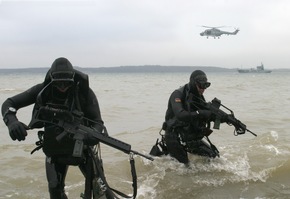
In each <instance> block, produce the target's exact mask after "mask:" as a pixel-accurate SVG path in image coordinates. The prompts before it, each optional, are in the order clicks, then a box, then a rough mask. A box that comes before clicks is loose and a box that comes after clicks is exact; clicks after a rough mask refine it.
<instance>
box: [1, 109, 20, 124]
mask: <svg viewBox="0 0 290 199" xmlns="http://www.w3.org/2000/svg"><path fill="white" fill-rule="evenodd" d="M16 112H17V110H16V108H14V107H9V108H8V109H7V111H6V112H5V113H4V115H3V120H4V123H5V124H7V122H8V118H7V117H6V116H7V115H8V114H10V113H12V114H16Z"/></svg>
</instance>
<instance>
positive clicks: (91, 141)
mask: <svg viewBox="0 0 290 199" xmlns="http://www.w3.org/2000/svg"><path fill="white" fill-rule="evenodd" d="M98 142H99V140H98V139H97V138H96V137H94V136H93V135H92V134H91V133H86V134H85V137H84V143H85V144H86V145H89V146H94V145H96V144H98Z"/></svg>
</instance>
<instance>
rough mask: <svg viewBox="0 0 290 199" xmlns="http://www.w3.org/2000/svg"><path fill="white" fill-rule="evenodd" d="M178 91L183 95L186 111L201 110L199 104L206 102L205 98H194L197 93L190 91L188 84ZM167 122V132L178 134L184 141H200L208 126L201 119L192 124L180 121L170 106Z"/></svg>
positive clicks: (166, 117)
mask: <svg viewBox="0 0 290 199" xmlns="http://www.w3.org/2000/svg"><path fill="white" fill-rule="evenodd" d="M176 91H179V92H181V93H182V99H181V101H182V102H183V108H184V109H185V110H186V111H189V112H192V111H196V110H198V109H200V108H201V107H199V104H200V103H202V102H204V101H205V99H204V97H203V96H200V97H194V95H195V94H196V93H192V92H191V91H190V88H189V85H188V84H186V85H184V86H182V87H180V88H178V89H176ZM193 92H194V91H193ZM194 102H195V103H194ZM165 120H166V124H167V130H169V131H175V132H176V133H178V134H179V135H180V137H181V139H182V140H183V141H190V140H199V139H202V137H203V136H204V134H203V133H202V131H203V128H205V126H206V122H204V121H202V120H199V119H195V120H193V121H190V122H184V121H180V120H178V119H177V118H176V116H174V113H173V110H171V107H170V106H168V110H167V112H166V116H165Z"/></svg>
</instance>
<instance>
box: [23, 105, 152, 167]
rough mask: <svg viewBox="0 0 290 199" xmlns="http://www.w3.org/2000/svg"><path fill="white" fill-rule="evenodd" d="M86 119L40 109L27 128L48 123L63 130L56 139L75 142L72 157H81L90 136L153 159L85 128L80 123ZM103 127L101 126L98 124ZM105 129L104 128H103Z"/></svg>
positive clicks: (61, 111) (104, 134) (66, 113)
mask: <svg viewBox="0 0 290 199" xmlns="http://www.w3.org/2000/svg"><path fill="white" fill-rule="evenodd" d="M84 119H86V118H84V117H83V113H82V112H79V111H73V112H69V111H66V110H63V109H57V108H52V107H48V106H45V107H41V108H39V110H37V111H36V112H35V113H34V116H33V119H32V121H31V123H30V124H29V126H32V127H33V125H34V124H37V123H39V122H40V123H50V124H54V125H56V126H59V127H61V128H63V129H64V131H63V132H62V133H60V134H59V135H58V136H57V137H56V140H57V141H61V140H62V138H64V137H65V136H66V135H70V136H72V138H73V139H74V140H75V146H74V150H73V156H74V157H82V153H83V147H84V139H85V137H87V135H88V134H89V135H90V136H93V137H95V138H96V139H97V140H99V141H100V142H102V143H104V144H106V145H109V146H111V147H113V148H116V149H118V150H120V151H123V152H124V153H127V154H131V153H133V154H136V155H140V156H142V157H144V158H147V159H149V160H151V161H153V160H154V159H153V158H152V157H149V156H146V155H144V154H141V153H139V152H137V151H134V150H132V149H131V145H130V144H127V143H125V142H122V141H120V140H117V139H115V138H112V137H110V136H109V135H108V134H107V133H101V132H99V131H97V130H96V129H93V128H90V127H87V126H85V125H83V124H82V121H83V120H84ZM100 125H103V124H100ZM104 128H105V127H104Z"/></svg>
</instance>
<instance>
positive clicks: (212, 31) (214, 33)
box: [200, 26, 240, 39]
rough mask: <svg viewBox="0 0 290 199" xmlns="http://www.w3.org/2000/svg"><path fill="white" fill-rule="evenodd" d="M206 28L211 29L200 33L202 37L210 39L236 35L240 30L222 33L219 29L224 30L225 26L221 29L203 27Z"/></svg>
mask: <svg viewBox="0 0 290 199" xmlns="http://www.w3.org/2000/svg"><path fill="white" fill-rule="evenodd" d="M202 27H205V28H210V29H206V30H205V31H203V32H201V33H200V36H206V38H208V37H213V38H216V37H217V38H218V39H219V38H220V36H221V35H223V34H224V35H236V34H237V33H238V32H239V31H240V30H239V29H236V30H235V31H234V32H227V31H222V30H220V29H219V28H222V27H224V26H220V27H210V26H202Z"/></svg>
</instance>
